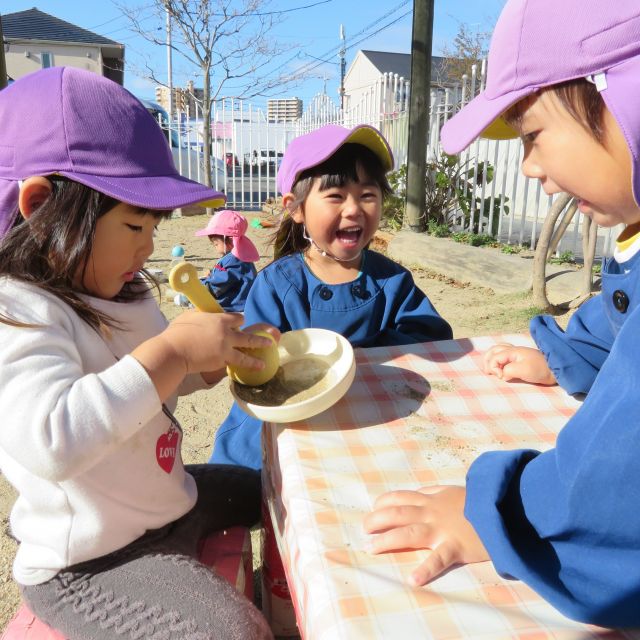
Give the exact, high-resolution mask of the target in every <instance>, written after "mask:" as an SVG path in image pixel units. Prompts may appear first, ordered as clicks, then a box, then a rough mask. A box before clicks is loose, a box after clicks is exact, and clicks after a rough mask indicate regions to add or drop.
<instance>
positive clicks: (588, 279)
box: [569, 216, 598, 307]
mask: <svg viewBox="0 0 640 640" xmlns="http://www.w3.org/2000/svg"><path fill="white" fill-rule="evenodd" d="M597 240H598V225H597V224H596V223H595V222H594V221H593V220H592V219H591V218H590V217H589V216H585V217H584V222H583V223H582V254H583V255H584V266H583V272H582V276H583V280H582V284H583V286H582V293H581V294H580V295H579V296H578V297H577V298H576V299H575V300H572V301H571V304H570V305H569V306H570V307H577V306H579V305H581V304H582V303H583V302H584V301H585V300H588V299H589V298H590V297H591V285H592V282H593V262H594V259H595V256H596V242H597Z"/></svg>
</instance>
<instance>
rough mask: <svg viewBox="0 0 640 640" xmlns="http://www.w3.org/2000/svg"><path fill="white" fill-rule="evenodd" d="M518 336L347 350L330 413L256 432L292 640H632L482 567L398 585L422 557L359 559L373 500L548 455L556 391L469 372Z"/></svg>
mask: <svg viewBox="0 0 640 640" xmlns="http://www.w3.org/2000/svg"><path fill="white" fill-rule="evenodd" d="M505 340H506V341H509V342H513V343H516V344H521V345H527V346H532V342H531V340H530V339H529V338H528V337H527V336H524V335H508V336H500V337H479V338H471V339H461V340H450V341H442V342H435V343H425V344H418V345H410V346H403V347H389V348H386V347H380V348H374V349H356V362H357V371H356V377H355V380H354V382H353V385H352V386H351V388H350V390H349V391H348V392H347V394H346V396H345V397H344V398H343V399H342V400H341V401H340V402H338V403H337V404H336V405H334V407H333V408H331V409H329V410H327V411H325V412H323V413H322V414H320V415H317V416H315V417H313V418H310V419H308V420H306V421H304V422H297V423H292V424H288V425H278V424H265V426H264V432H263V443H264V445H263V446H264V456H265V464H264V470H263V485H264V492H265V502H266V504H267V506H268V510H269V512H270V515H271V519H272V522H273V528H274V530H275V538H276V540H277V544H278V547H279V550H280V553H281V556H282V560H283V564H284V569H285V573H286V577H287V582H288V585H289V589H290V592H291V596H292V600H293V605H294V608H295V613H296V618H297V623H298V627H299V632H300V635H301V636H302V637H303V638H304V639H305V640H321V639H322V640H333V639H337V638H344V639H345V640H358V639H362V640H388V639H390V638H399V639H401V640H412V639H414V638H415V639H428V638H432V639H436V640H445V639H452V640H453V639H458V638H468V639H472V638H473V639H481V638H482V639H484V640H500V639H502V638H510V639H525V638H527V639H534V638H535V639H536V640H539V639H542V638H554V639H555V640H568V639H578V638H579V639H581V640H582V639H586V638H596V637H606V638H607V640H614V639H618V638H638V639H640V631H638V632H632V631H628V632H624V633H623V632H614V631H606V630H602V629H598V628H596V627H590V626H586V625H582V624H579V623H576V622H573V621H571V620H569V619H567V618H565V617H564V616H563V615H562V614H560V613H559V612H557V611H556V610H555V609H553V608H552V607H551V606H550V605H548V604H547V603H546V602H544V601H543V600H542V599H541V598H540V597H539V596H538V595H537V594H536V593H535V592H533V591H532V590H531V589H529V588H528V587H527V586H526V585H525V584H523V583H522V582H519V581H516V580H504V579H502V578H500V577H499V576H498V574H497V573H496V572H495V570H494V568H493V565H492V564H491V563H490V562H485V563H481V564H475V565H469V566H464V567H459V568H456V569H454V570H452V571H449V572H448V573H446V574H445V575H444V576H442V577H441V578H439V579H437V580H436V581H434V582H432V583H431V584H430V585H428V586H427V587H423V588H414V587H410V586H409V585H408V583H407V578H408V576H409V574H410V572H411V570H412V569H413V568H414V567H416V566H417V564H418V563H419V562H420V561H421V559H422V558H424V557H425V554H427V553H429V552H428V551H419V552H414V551H411V552H404V553H394V554H384V555H378V556H373V555H370V554H369V553H367V551H366V550H365V548H366V543H367V535H366V534H365V533H364V531H363V528H362V520H363V518H364V516H365V514H366V513H368V512H369V511H370V510H371V507H372V505H373V501H374V500H375V498H376V497H377V496H379V495H380V494H382V493H385V492H386V491H389V490H393V489H416V488H418V487H420V486H423V485H428V484H463V483H464V478H465V474H466V471H467V469H468V467H469V465H470V463H471V462H472V461H473V460H474V459H475V458H476V457H477V456H478V455H479V454H480V453H482V452H483V451H488V450H495V449H510V448H536V449H548V448H550V447H552V446H553V444H554V442H555V438H556V435H557V433H558V431H559V430H560V429H561V428H562V426H563V425H564V424H565V423H566V421H567V419H568V418H569V417H571V415H572V414H573V413H574V412H575V411H576V409H577V408H578V407H579V406H580V402H579V401H578V400H576V399H574V398H572V397H571V396H568V395H567V394H566V393H565V392H564V391H563V390H562V389H561V388H560V387H541V386H535V385H530V384H525V383H507V382H502V381H501V380H499V379H497V378H496V377H494V376H488V375H486V374H484V373H483V371H482V354H483V353H484V352H485V351H486V350H487V349H489V348H490V347H491V346H492V345H494V344H495V343H496V342H499V341H505Z"/></svg>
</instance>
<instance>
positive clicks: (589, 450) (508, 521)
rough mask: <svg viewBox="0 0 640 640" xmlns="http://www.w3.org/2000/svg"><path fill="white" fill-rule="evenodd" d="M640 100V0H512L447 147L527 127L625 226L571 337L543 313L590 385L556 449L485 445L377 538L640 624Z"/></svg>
mask: <svg viewBox="0 0 640 640" xmlns="http://www.w3.org/2000/svg"><path fill="white" fill-rule="evenodd" d="M639 104H640V5H639V4H638V2H637V0H618V1H617V2H609V3H603V2H601V1H600V0H563V1H562V2H557V0H508V2H507V4H506V6H505V8H504V10H503V12H502V15H501V16H500V19H499V21H498V24H497V25H496V28H495V32H494V35H493V38H492V42H491V47H490V52H489V64H488V77H487V86H486V89H485V90H484V91H483V92H482V93H481V94H480V95H479V96H478V97H477V98H475V100H473V101H472V102H471V103H469V105H467V106H466V107H465V108H464V109H462V111H461V112H460V113H459V114H457V115H456V116H454V117H453V118H452V119H451V120H449V122H448V123H447V124H446V125H445V127H444V128H443V131H442V143H443V146H444V148H445V150H446V151H447V152H448V153H457V152H459V151H460V150H461V149H463V148H464V147H466V146H467V145H469V144H470V143H471V142H472V140H473V139H474V138H475V137H477V136H478V135H486V136H491V137H495V136H503V137H512V136H516V135H520V137H521V138H522V141H523V144H524V149H525V154H524V160H523V163H522V171H523V173H524V174H525V175H526V176H528V177H532V178H537V179H539V180H540V182H541V183H542V186H543V188H544V190H545V192H546V193H547V194H554V193H558V192H568V193H570V194H571V195H573V196H574V197H576V198H578V200H579V208H580V210H581V211H582V212H583V213H584V214H585V215H588V216H590V217H591V218H592V219H593V221H594V222H596V223H597V224H599V225H602V226H607V227H611V226H614V225H616V224H619V223H623V224H625V225H626V229H625V231H624V232H623V234H622V236H621V237H620V238H619V240H618V249H617V252H616V255H615V256H614V257H613V258H612V259H609V260H608V261H607V262H606V264H605V265H604V267H603V285H602V289H603V292H602V294H601V295H600V296H598V297H597V298H594V299H593V300H592V301H590V302H589V303H588V304H587V305H585V307H584V308H583V309H581V311H580V314H579V316H578V319H577V322H576V323H574V324H575V326H574V327H573V328H572V329H571V330H570V331H568V332H567V335H562V332H561V331H560V330H559V329H558V327H557V326H555V325H552V324H551V322H550V321H549V320H542V321H540V325H539V326H540V332H539V333H536V335H535V337H536V340H537V341H538V344H539V345H540V346H541V348H542V349H543V351H545V355H547V357H548V361H549V365H548V367H547V368H548V371H551V372H552V373H553V375H554V376H557V377H558V380H559V381H560V380H561V379H562V376H567V378H566V380H569V378H570V377H571V376H573V378H574V380H578V382H577V383H574V384H577V385H578V386H577V388H578V389H584V390H587V389H588V390H589V393H588V395H587V396H586V399H585V401H584V404H583V405H582V406H581V407H580V409H579V410H578V411H577V413H576V414H575V415H574V417H573V418H571V420H570V421H569V422H568V423H567V425H566V426H565V427H564V428H563V430H562V431H561V432H560V434H559V435H558V439H557V442H556V446H555V448H553V449H551V450H549V451H546V452H542V453H541V452H539V451H531V450H514V451H496V452H489V453H485V454H483V455H481V456H480V457H479V458H478V459H477V460H476V461H475V462H474V463H473V464H472V465H471V468H470V470H469V472H468V475H467V483H466V489H464V488H462V487H425V488H422V489H420V490H418V491H397V492H392V493H389V494H386V495H384V496H381V497H380V498H379V499H378V500H377V501H376V503H375V507H374V510H373V512H372V513H370V514H369V515H368V516H367V517H366V519H365V529H366V530H367V531H368V532H369V533H373V534H377V535H375V536H374V537H373V538H372V540H371V545H372V550H373V552H375V553H380V552H385V551H392V550H395V549H404V548H414V549H419V548H427V549H430V550H431V552H430V553H429V555H428V556H427V558H426V560H425V561H424V562H423V564H422V565H421V566H419V567H418V568H416V570H415V571H414V573H413V576H412V581H413V583H414V584H416V585H423V584H425V583H427V582H429V581H430V580H433V579H434V578H435V577H436V576H438V575H439V574H441V573H442V572H444V571H446V570H447V569H448V568H450V567H452V566H453V565H455V564H458V563H469V562H480V561H483V560H489V559H490V560H491V561H492V562H493V564H494V565H495V568H496V570H497V571H498V572H499V573H500V574H501V575H502V576H504V577H510V578H516V579H520V580H523V581H525V582H526V583H527V584H529V585H530V586H531V587H532V588H533V589H535V590H536V591H537V592H538V593H539V594H540V595H541V596H542V597H544V598H545V599H547V600H548V601H549V602H550V603H551V604H553V605H554V606H555V607H557V608H558V609H559V610H560V611H562V612H563V613H565V614H566V615H567V616H569V617H572V618H575V619H578V620H581V621H585V622H592V623H596V624H602V625H605V626H612V627H630V626H638V625H640V606H638V604H639V603H640V562H639V549H640V547H639V542H638V541H639V540H640V509H638V496H639V495H640V464H639V463H638V456H639V453H640V445H639V444H638V442H639V438H638V434H639V433H640V395H639V394H638V379H639V377H640V340H639V338H638V329H639V328H640V280H639V278H638V270H639V269H640V263H639V262H638V261H639V260H640V251H639V250H640V153H639V151H640V108H639ZM563 363H564V364H563ZM589 367H591V373H589ZM534 368H536V367H535V366H534ZM574 369H575V371H577V374H576V373H575V371H573V370H574ZM580 369H582V372H581V371H580ZM542 370H543V371H544V367H542ZM580 376H582V380H580ZM581 385H584V386H581ZM567 386H568V387H569V388H570V385H569V383H568V382H567Z"/></svg>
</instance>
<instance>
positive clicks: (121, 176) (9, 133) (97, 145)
mask: <svg viewBox="0 0 640 640" xmlns="http://www.w3.org/2000/svg"><path fill="white" fill-rule="evenodd" d="M0 127H1V132H2V133H1V135H0V237H2V235H3V234H4V233H5V232H6V230H7V229H8V228H9V227H10V226H11V224H12V223H13V220H11V219H10V218H11V217H12V215H13V214H14V212H15V209H16V205H17V202H18V181H19V180H24V179H26V178H29V177H30V176H47V175H53V174H59V175H62V176H65V177H67V178H69V179H71V180H74V181H76V182H80V183H81V184H84V185H86V186H88V187H91V188H92V189H96V190H97V191H100V192H101V193H104V194H106V195H108V196H111V197H112V198H116V199H117V200H120V201H122V202H126V203H128V204H132V205H135V206H138V207H145V208H149V209H175V208H177V207H182V206H186V205H189V204H194V203H202V204H207V205H208V206H212V207H217V206H220V205H222V204H223V203H224V201H225V196H224V194H222V193H219V192H217V191H214V190H213V189H211V188H209V187H206V186H204V185H202V184H199V183H198V182H194V181H193V180H188V179H187V178H184V177H182V176H181V175H180V174H179V173H178V171H177V169H176V167H175V165H174V163H173V158H172V156H171V150H170V149H169V145H168V144H167V140H166V138H165V135H164V133H163V132H162V130H161V129H160V127H159V126H158V123H157V122H156V121H155V120H154V118H153V116H152V115H151V114H150V113H149V112H148V111H147V110H146V108H145V107H144V105H143V104H142V103H141V102H140V101H139V100H138V99H137V98H135V97H134V96H133V95H132V94H130V93H129V92H128V91H127V90H126V89H124V88H123V87H121V86H120V85H119V84H116V83H115V82H113V81H112V80H108V79H107V78H103V77H102V76H99V75H97V74H95V73H90V72H88V71H83V70H81V69H75V68H72V67H52V68H49V69H43V70H41V71H37V72H35V73H32V74H30V75H28V76H24V77H23V78H20V79H19V80H17V81H16V82H14V83H13V84H11V85H10V86H9V87H7V88H6V89H3V90H2V91H0Z"/></svg>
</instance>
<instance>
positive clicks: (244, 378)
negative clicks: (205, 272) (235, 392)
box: [169, 262, 280, 387]
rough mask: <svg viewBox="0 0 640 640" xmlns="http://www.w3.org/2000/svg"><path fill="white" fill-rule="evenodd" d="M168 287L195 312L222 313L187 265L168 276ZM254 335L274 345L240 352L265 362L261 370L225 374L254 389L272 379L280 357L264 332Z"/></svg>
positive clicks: (240, 369)
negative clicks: (195, 310) (188, 302)
mask: <svg viewBox="0 0 640 640" xmlns="http://www.w3.org/2000/svg"><path fill="white" fill-rule="evenodd" d="M169 285H170V287H171V288H172V289H173V290H174V291H177V292H178V293H184V295H185V296H187V298H189V301H190V302H191V304H192V305H193V306H194V307H195V308H196V309H198V311H205V312H207V313H224V309H223V308H222V307H221V306H220V304H219V303H218V301H217V300H216V299H215V298H214V297H213V296H212V295H211V293H209V290H208V289H207V287H205V286H204V285H203V284H202V282H200V278H198V272H197V270H196V268H195V267H194V266H193V265H192V264H189V263H188V262H180V263H179V264H177V265H176V266H175V267H173V269H171V273H169ZM255 334H256V335H259V336H263V337H265V338H270V339H271V341H272V342H273V344H272V345H271V346H270V347H264V348H261V349H242V351H244V352H245V353H246V354H248V355H250V356H253V357H254V358H259V359H260V360H262V361H263V362H264V365H265V366H264V369H260V370H256V369H247V368H245V367H236V366H231V365H229V366H228V367H227V373H228V374H229V377H230V378H232V379H233V380H235V381H236V382H239V383H241V384H246V385H248V386H250V387H256V386H258V385H261V384H264V383H265V382H268V381H269V380H271V378H273V376H275V375H276V373H277V371H278V367H279V366H280V354H279V353H278V345H277V344H276V341H275V340H274V339H273V337H272V336H271V335H269V334H268V333H267V332H266V331H256V332H255Z"/></svg>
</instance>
